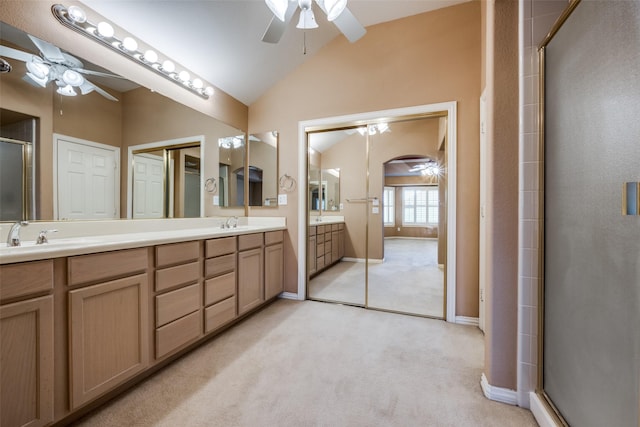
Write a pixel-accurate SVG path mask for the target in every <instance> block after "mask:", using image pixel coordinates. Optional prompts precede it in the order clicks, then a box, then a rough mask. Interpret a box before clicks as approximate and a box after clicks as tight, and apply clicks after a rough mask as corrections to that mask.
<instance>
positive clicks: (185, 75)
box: [178, 71, 191, 82]
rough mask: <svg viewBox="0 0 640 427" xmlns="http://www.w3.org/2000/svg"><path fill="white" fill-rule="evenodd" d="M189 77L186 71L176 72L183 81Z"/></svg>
mask: <svg viewBox="0 0 640 427" xmlns="http://www.w3.org/2000/svg"><path fill="white" fill-rule="evenodd" d="M190 77H191V76H190V75H189V73H188V72H186V71H180V73H179V74H178V78H179V79H180V80H181V81H183V82H186V81H189V78H190Z"/></svg>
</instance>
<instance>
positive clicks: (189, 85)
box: [51, 4, 214, 99]
mask: <svg viewBox="0 0 640 427" xmlns="http://www.w3.org/2000/svg"><path fill="white" fill-rule="evenodd" d="M51 12H52V13H53V16H55V17H56V19H57V20H58V21H59V22H60V23H61V24H62V25H64V26H65V27H68V28H71V29H72V30H75V31H77V32H79V33H80V34H82V35H84V36H86V37H88V38H90V39H92V40H94V41H96V42H98V43H100V44H102V45H104V46H106V47H108V48H109V49H111V50H113V51H116V52H118V53H119V54H121V55H123V56H125V57H127V58H129V59H130V60H132V61H134V62H136V63H138V64H140V65H143V66H145V67H147V68H148V69H150V70H152V71H154V72H155V73H156V74H159V75H161V76H163V77H164V78H166V79H167V80H171V81H172V82H174V83H176V84H178V85H180V86H181V87H184V88H185V89H188V90H190V91H191V92H193V93H195V94H196V95H199V96H201V97H202V98H204V99H209V97H210V96H212V95H213V92H214V90H213V87H211V86H207V87H204V83H203V82H202V80H201V79H199V78H194V79H191V75H190V73H189V72H188V71H186V70H182V71H177V70H176V67H175V64H174V63H173V62H171V61H170V60H169V59H166V60H164V61H160V60H159V58H158V54H157V53H155V52H154V51H153V50H151V49H149V50H146V51H144V52H142V51H140V50H138V42H137V41H136V40H135V39H134V38H133V37H131V36H126V37H124V38H123V39H120V38H118V37H117V36H116V35H115V30H114V29H113V26H112V25H111V24H109V23H108V22H105V21H102V22H99V23H98V24H94V23H92V22H91V21H89V20H87V16H86V14H85V13H84V11H83V10H82V9H81V8H80V7H78V6H71V7H69V8H66V7H65V6H63V5H61V4H54V5H53V6H51Z"/></svg>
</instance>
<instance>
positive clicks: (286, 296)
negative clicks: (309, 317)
mask: <svg viewBox="0 0 640 427" xmlns="http://www.w3.org/2000/svg"><path fill="white" fill-rule="evenodd" d="M278 298H282V299H292V300H296V301H298V300H299V299H300V298H299V297H298V294H294V293H293V292H283V293H281V294H280V295H278Z"/></svg>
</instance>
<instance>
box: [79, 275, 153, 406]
mask: <svg viewBox="0 0 640 427" xmlns="http://www.w3.org/2000/svg"><path fill="white" fill-rule="evenodd" d="M148 307H149V284H148V279H147V275H146V274H139V275H137V276H132V277H126V278H123V279H119V280H113V281H110V282H106V283H101V284H98V285H93V286H88V287H86V288H81V289H76V290H73V291H71V292H69V326H70V330H69V340H70V358H71V360H70V372H69V374H70V381H69V385H70V399H71V408H72V409H75V408H77V407H78V406H80V405H82V404H84V403H86V402H88V401H90V400H92V399H94V398H95V397H97V396H99V395H101V394H103V393H105V392H106V391H108V390H110V389H112V388H113V387H115V386H116V385H119V384H121V383H122V382H124V381H125V380H127V379H128V378H131V377H132V376H134V375H135V374H137V373H138V372H140V371H142V370H144V369H145V368H146V367H147V366H148V364H149V338H148V334H149V315H148Z"/></svg>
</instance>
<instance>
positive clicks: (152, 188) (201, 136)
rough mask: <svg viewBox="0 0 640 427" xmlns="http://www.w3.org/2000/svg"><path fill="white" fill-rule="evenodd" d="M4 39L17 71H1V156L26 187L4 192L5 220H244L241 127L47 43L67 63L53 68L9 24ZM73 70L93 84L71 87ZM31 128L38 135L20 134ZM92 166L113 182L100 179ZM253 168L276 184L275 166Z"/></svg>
mask: <svg viewBox="0 0 640 427" xmlns="http://www.w3.org/2000/svg"><path fill="white" fill-rule="evenodd" d="M0 35H1V39H0V45H1V46H2V55H0V56H2V58H3V59H4V60H6V61H7V62H8V63H9V64H10V65H11V71H10V72H6V73H0V90H1V92H2V97H1V98H0V137H2V138H3V139H2V141H3V142H2V149H3V155H2V157H3V159H4V158H5V155H4V151H7V152H9V151H10V152H11V153H12V155H14V154H15V155H16V156H18V155H19V157H20V158H21V165H22V166H21V167H20V168H17V169H15V170H14V171H12V172H11V174H12V175H16V176H15V177H13V176H12V177H8V178H5V176H4V175H3V176H2V182H3V183H7V182H18V181H19V182H22V183H23V187H24V188H22V189H20V191H17V192H16V188H17V186H13V185H12V186H9V187H10V188H9V187H8V186H6V185H4V184H3V185H2V186H0V200H2V201H3V206H4V205H5V203H4V201H5V200H14V203H13V205H12V208H11V209H10V210H9V209H8V210H7V212H5V211H4V210H3V212H2V217H1V218H0V220H2V221H16V220H20V219H30V220H34V219H35V220H47V221H51V220H57V219H70V218H81V219H97V218H100V219H105V218H175V217H196V216H217V215H228V214H229V212H230V211H229V209H226V208H236V210H235V211H233V213H234V214H242V213H244V200H243V198H242V197H238V192H237V191H236V189H235V185H237V178H236V176H242V177H243V176H244V172H243V170H244V168H245V160H244V159H245V154H244V153H245V146H244V131H243V130H240V129H236V128H234V127H232V126H229V125H227V124H225V123H222V122H220V121H218V120H215V119H213V118H211V117H210V116H207V115H205V114H203V113H200V112H198V111H195V110H193V109H191V108H189V107H186V106H184V105H183V104H180V103H178V102H175V101H173V100H172V99H169V98H167V97H165V96H162V95H160V94H158V93H156V92H154V91H152V90H149V89H147V88H144V87H140V86H138V85H136V84H135V83H133V82H130V81H127V80H126V79H123V78H121V77H119V76H115V75H113V74H111V73H110V72H109V71H108V70H105V69H103V68H101V67H99V66H98V65H96V64H91V63H89V62H87V61H85V60H83V59H82V58H79V57H77V56H74V55H73V52H64V51H60V50H58V49H57V47H55V46H53V45H51V44H50V43H47V42H46V41H42V43H46V44H45V46H49V47H51V46H53V49H56V50H58V51H59V52H60V53H61V55H62V56H63V57H64V58H65V60H66V61H67V62H66V64H67V66H65V68H56V67H57V66H56V67H52V66H50V65H49V66H47V62H49V61H48V60H47V58H46V56H45V55H44V54H43V53H42V52H41V50H40V48H42V46H43V44H42V43H40V42H39V41H37V39H35V40H34V39H33V38H31V37H29V36H28V35H27V34H25V33H24V32H23V31H21V30H19V29H16V28H14V27H12V26H10V25H7V24H5V23H2V22H0ZM36 43H38V45H36ZM96 49H102V47H100V46H96ZM43 64H44V65H45V66H43ZM67 69H79V70H81V72H80V73H76V74H79V76H80V78H82V79H83V81H84V82H86V83H83V84H81V85H78V86H69V87H67V86H65V85H66V83H65V84H63V83H64V82H65V80H64V77H63V74H64V71H66V70H67ZM85 71H86V72H85ZM71 74H73V73H71ZM73 76H74V77H78V76H77V75H75V74H73ZM70 79H71V77H69V76H67V80H69V82H70V83H73V82H72V81H71V80H70ZM70 95H74V96H70ZM26 128H29V129H31V130H32V131H33V132H32V133H33V134H32V135H27V134H25V133H24V132H22V134H20V132H17V129H26ZM238 136H240V138H241V139H242V144H241V146H240V147H238V148H235V147H234V148H232V149H229V150H227V149H226V148H223V147H221V145H220V141H222V140H225V139H226V138H230V137H231V138H237V137H238ZM63 143H64V144H63ZM5 148H6V150H5ZM256 151H257V149H256ZM31 154H33V156H32V157H29V155H31ZM65 156H66V157H65ZM7 158H8V156H7ZM65 158H66V159H67V160H65ZM70 159H72V160H73V161H72V160H70ZM96 159H100V160H99V161H98V160H96ZM95 161H98V162H99V163H100V164H101V165H103V166H105V167H104V168H103V169H104V170H105V171H109V170H111V172H110V175H105V176H102V175H100V174H101V173H102V172H100V173H98V172H96V171H97V169H98V168H96V167H95V164H91V162H95ZM72 163H73V164H72ZM16 164H17V163H16ZM107 165H108V167H106V166H107ZM255 165H256V166H259V167H260V168H261V169H262V170H263V172H262V173H263V177H264V176H271V174H273V176H274V178H273V183H274V186H275V185H276V182H277V178H276V176H277V169H273V170H272V169H270V168H269V167H268V166H266V165H265V164H262V163H260V162H255ZM136 166H138V168H136ZM76 167H77V169H75V168H76ZM274 168H277V165H275V166H274ZM2 170H3V173H5V172H7V171H8V168H4V167H2ZM147 173H148V174H149V175H148V176H146V175H145V174H147ZM153 173H160V174H161V175H158V176H155V177H154V176H153ZM64 174H66V175H64ZM20 175H21V176H20ZM63 175H64V176H63ZM112 175H113V176H112ZM71 176H73V177H74V178H70V177H71ZM80 176H85V178H86V179H85V178H83V179H79V178H78V177H80ZM263 179H265V178H263ZM91 180H93V181H91ZM96 181H100V182H103V183H104V185H101V186H100V189H99V191H96V189H95V186H94V187H92V184H91V182H96ZM65 182H72V183H74V188H73V189H72V188H67V187H68V186H67V185H66V184H64V183H65ZM265 182H266V181H265ZM212 184H213V185H212ZM9 190H11V191H9ZM65 191H66V192H68V193H70V194H71V198H70V199H69V200H71V201H72V203H73V206H71V207H70V208H69V209H71V210H74V209H76V207H77V206H81V212H80V213H78V214H77V215H75V214H74V215H64V214H61V213H60V212H62V206H61V205H62V204H64V203H66V202H65V200H67V199H65V198H64V197H63V196H62V195H61V193H65ZM18 196H19V197H18ZM102 197H104V198H108V199H110V200H109V204H108V206H109V209H107V210H103V211H102V212H100V215H94V213H95V212H94V211H96V208H95V206H94V205H96V206H97V205H100V204H101V203H102V200H101V199H99V198H102ZM264 197H265V198H266V197H271V195H268V196H267V195H266V194H265V195H264ZM262 198H263V197H261V199H262ZM94 199H96V200H94ZM7 206H8V205H7ZM134 208H135V209H134Z"/></svg>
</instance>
